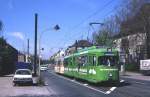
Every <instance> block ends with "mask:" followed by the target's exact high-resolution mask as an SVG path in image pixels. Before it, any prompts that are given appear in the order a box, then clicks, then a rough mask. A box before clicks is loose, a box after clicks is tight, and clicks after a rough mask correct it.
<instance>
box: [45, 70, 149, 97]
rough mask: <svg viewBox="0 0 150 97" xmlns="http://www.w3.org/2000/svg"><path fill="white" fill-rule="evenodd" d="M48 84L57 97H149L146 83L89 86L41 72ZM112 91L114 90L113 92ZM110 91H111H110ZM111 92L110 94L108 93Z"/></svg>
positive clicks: (123, 79) (127, 80)
mask: <svg viewBox="0 0 150 97" xmlns="http://www.w3.org/2000/svg"><path fill="white" fill-rule="evenodd" d="M43 76H45V80H46V82H47V84H48V86H47V88H48V89H49V90H51V91H53V93H54V95H57V96H58V97H149V96H150V92H149V90H150V87H149V86H150V83H149V82H148V81H142V80H135V79H129V78H121V80H122V81H121V82H120V85H119V86H118V87H115V88H114V87H109V86H105V85H104V86H91V85H88V83H86V84H85V83H83V82H79V83H78V82H76V81H75V80H72V79H69V78H66V77H63V76H61V75H57V74H55V73H53V72H43ZM113 89H114V90H113ZM111 90H112V91H111ZM109 91H111V93H109Z"/></svg>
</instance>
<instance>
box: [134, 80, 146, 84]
mask: <svg viewBox="0 0 150 97" xmlns="http://www.w3.org/2000/svg"><path fill="white" fill-rule="evenodd" d="M135 83H137V84H142V85H144V84H145V83H142V82H137V81H135Z"/></svg>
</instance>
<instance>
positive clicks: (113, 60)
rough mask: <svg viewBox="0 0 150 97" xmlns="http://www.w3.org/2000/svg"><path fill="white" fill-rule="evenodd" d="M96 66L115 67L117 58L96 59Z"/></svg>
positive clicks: (104, 57) (103, 57) (102, 57)
mask: <svg viewBox="0 0 150 97" xmlns="http://www.w3.org/2000/svg"><path fill="white" fill-rule="evenodd" d="M98 64H99V65H105V66H115V65H117V57H115V56H101V57H98Z"/></svg>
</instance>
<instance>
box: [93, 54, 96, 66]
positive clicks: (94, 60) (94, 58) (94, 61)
mask: <svg viewBox="0 0 150 97" xmlns="http://www.w3.org/2000/svg"><path fill="white" fill-rule="evenodd" d="M93 65H96V56H93Z"/></svg>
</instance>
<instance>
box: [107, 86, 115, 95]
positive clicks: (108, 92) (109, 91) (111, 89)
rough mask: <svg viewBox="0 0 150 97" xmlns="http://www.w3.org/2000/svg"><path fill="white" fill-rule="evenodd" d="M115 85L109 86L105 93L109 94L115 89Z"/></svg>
mask: <svg viewBox="0 0 150 97" xmlns="http://www.w3.org/2000/svg"><path fill="white" fill-rule="evenodd" d="M116 88H117V87H112V88H110V90H108V91H107V92H106V94H110V93H111V92H112V91H114V90H115V89H116Z"/></svg>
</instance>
